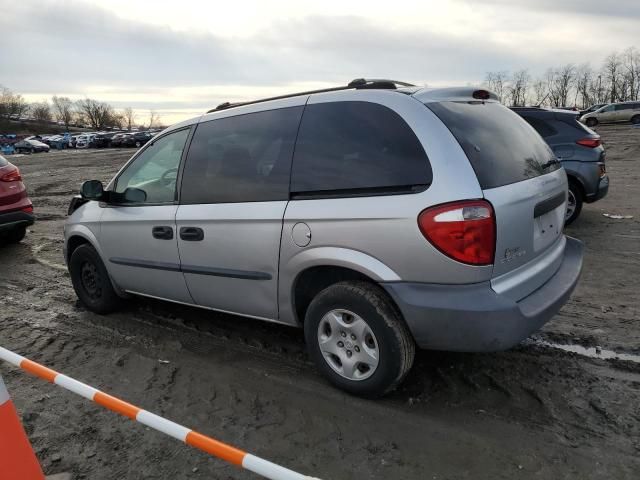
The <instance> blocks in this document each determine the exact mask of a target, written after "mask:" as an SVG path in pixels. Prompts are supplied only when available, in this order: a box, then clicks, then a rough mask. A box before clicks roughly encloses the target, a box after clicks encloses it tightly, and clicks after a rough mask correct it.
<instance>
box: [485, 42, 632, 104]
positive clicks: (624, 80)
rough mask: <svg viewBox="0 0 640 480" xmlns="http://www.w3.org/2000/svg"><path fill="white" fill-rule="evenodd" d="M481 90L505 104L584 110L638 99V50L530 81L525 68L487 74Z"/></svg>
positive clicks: (551, 70) (565, 67) (550, 72)
mask: <svg viewBox="0 0 640 480" xmlns="http://www.w3.org/2000/svg"><path fill="white" fill-rule="evenodd" d="M483 86H484V87H486V88H488V89H489V90H491V91H493V92H495V93H496V94H497V95H498V96H499V97H500V98H501V99H502V103H504V104H505V105H510V106H515V107H520V106H525V105H541V106H542V105H545V106H552V107H580V108H586V107H588V106H590V105H594V104H599V103H614V102H625V101H628V100H638V99H639V98H640V51H638V49H637V48H636V47H629V48H627V49H626V50H624V51H623V52H614V53H611V54H610V55H608V56H607V57H606V58H605V59H604V61H603V62H602V64H601V65H600V66H599V67H596V68H593V67H592V66H591V64H589V63H583V64H579V65H576V64H574V63H568V64H566V65H563V66H560V67H554V68H549V69H547V70H546V72H545V73H544V74H543V75H542V76H540V77H536V78H533V77H532V76H531V75H530V74H529V71H528V70H526V69H523V70H518V71H515V72H512V73H511V72H507V71H500V72H488V73H487V76H486V78H485V81H484V84H483Z"/></svg>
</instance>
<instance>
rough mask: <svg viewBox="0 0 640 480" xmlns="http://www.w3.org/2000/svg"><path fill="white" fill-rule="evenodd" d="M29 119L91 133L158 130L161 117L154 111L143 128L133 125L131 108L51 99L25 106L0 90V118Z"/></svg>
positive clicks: (88, 100)
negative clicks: (106, 130) (137, 129)
mask: <svg viewBox="0 0 640 480" xmlns="http://www.w3.org/2000/svg"><path fill="white" fill-rule="evenodd" d="M1 117H4V118H14V119H15V118H25V117H26V118H29V119H31V120H35V121H38V122H52V121H56V122H59V123H60V124H62V125H64V126H65V127H66V128H67V129H69V127H70V126H76V127H77V126H87V127H90V128H92V129H94V130H103V129H105V128H119V129H127V130H131V129H133V128H134V127H137V126H141V127H145V128H156V127H159V126H160V116H159V115H158V114H157V113H156V112H155V111H153V110H151V111H150V112H149V117H148V120H146V121H145V122H143V124H142V125H138V124H136V114H135V112H134V111H133V109H132V108H131V107H127V108H124V109H122V110H116V109H115V108H113V107H112V106H111V105H109V104H108V103H106V102H101V101H99V100H94V99H92V98H85V99H83V100H77V101H73V100H71V99H70V98H68V97H59V96H57V95H54V96H53V97H51V101H50V102H49V101H43V102H34V103H29V102H27V101H26V100H25V99H24V97H23V96H22V95H20V94H18V93H14V92H13V91H11V90H9V89H8V88H5V87H2V86H0V118H1Z"/></svg>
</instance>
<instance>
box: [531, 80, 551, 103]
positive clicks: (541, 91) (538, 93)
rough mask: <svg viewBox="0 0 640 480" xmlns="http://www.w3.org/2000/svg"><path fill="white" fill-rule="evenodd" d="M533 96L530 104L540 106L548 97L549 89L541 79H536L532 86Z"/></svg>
mask: <svg viewBox="0 0 640 480" xmlns="http://www.w3.org/2000/svg"><path fill="white" fill-rule="evenodd" d="M532 89H533V95H532V96H531V100H532V102H531V103H532V104H533V105H537V106H542V105H543V104H544V102H546V101H547V98H548V97H549V87H548V85H547V82H546V81H544V80H543V79H538V80H536V81H535V82H533V85H532Z"/></svg>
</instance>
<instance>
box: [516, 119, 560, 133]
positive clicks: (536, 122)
mask: <svg viewBox="0 0 640 480" xmlns="http://www.w3.org/2000/svg"><path fill="white" fill-rule="evenodd" d="M522 118H524V119H525V120H526V121H527V123H528V124H529V125H531V126H532V127H533V128H534V129H535V131H536V132H538V133H539V134H540V136H542V137H551V136H553V135H555V134H556V133H558V131H557V130H556V129H555V128H553V127H552V126H551V124H550V123H549V122H545V121H544V120H542V119H541V118H535V117H529V116H527V115H522Z"/></svg>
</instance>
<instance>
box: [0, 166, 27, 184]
mask: <svg viewBox="0 0 640 480" xmlns="http://www.w3.org/2000/svg"><path fill="white" fill-rule="evenodd" d="M14 168H15V170H11V171H10V172H8V173H5V174H4V175H2V176H1V177H0V181H3V182H19V181H21V180H22V176H21V175H20V170H18V167H14Z"/></svg>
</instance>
